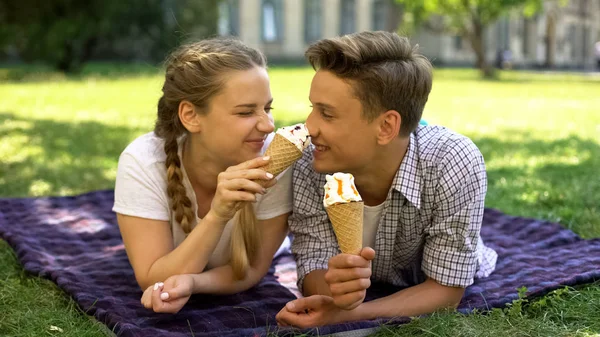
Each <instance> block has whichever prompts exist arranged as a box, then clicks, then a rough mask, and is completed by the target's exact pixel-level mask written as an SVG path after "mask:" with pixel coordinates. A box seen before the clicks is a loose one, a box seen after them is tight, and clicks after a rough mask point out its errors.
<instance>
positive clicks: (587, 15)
mask: <svg viewBox="0 0 600 337" xmlns="http://www.w3.org/2000/svg"><path fill="white" fill-rule="evenodd" d="M219 13H220V15H219V34H221V35H236V36H240V38H241V39H242V40H243V41H245V42H246V43H247V44H249V45H251V46H254V47H257V48H260V49H261V50H263V51H264V52H265V54H266V55H267V56H268V57H269V59H270V60H271V61H281V60H289V61H297V60H302V59H303V53H304V50H305V49H306V47H308V45H309V44H310V43H312V42H314V41H316V40H318V39H321V38H327V37H333V36H337V35H343V34H347V33H353V32H357V31H364V30H389V31H395V30H396V29H397V27H398V26H399V24H400V23H401V18H402V9H401V7H400V6H398V5H397V4H395V2H394V1H393V0H226V1H224V2H222V3H221V7H220V10H219ZM411 40H412V41H413V43H418V44H419V45H420V47H421V52H423V53H424V54H425V55H427V56H428V57H429V58H430V59H432V60H434V62H435V63H437V64H445V65H472V64H474V62H475V55H474V53H473V52H472V51H471V47H470V45H469V42H468V41H466V40H464V39H463V38H461V37H460V36H451V35H443V34H435V33H432V32H429V31H426V30H424V29H421V30H418V31H417V32H416V33H415V34H414V35H413V36H412V37H411ZM598 40H600V0H569V1H568V4H567V5H566V6H560V5H559V4H558V1H556V0H551V1H546V2H545V3H544V9H543V11H542V12H540V13H538V14H537V15H535V16H534V17H531V18H526V17H524V16H523V15H521V14H520V13H518V12H516V11H515V12H514V13H511V14H509V15H507V16H505V17H504V18H502V19H500V20H499V21H498V22H497V23H496V24H494V25H492V26H491V27H489V29H488V30H487V32H486V41H485V43H486V46H487V59H488V61H490V62H491V63H494V62H495V61H497V60H498V61H499V60H500V59H509V60H510V63H512V64H513V65H514V66H515V67H527V68H532V67H545V66H549V67H556V68H573V69H584V68H585V69H592V68H593V67H594V65H595V62H596V60H595V57H594V43H595V42H596V41H598Z"/></svg>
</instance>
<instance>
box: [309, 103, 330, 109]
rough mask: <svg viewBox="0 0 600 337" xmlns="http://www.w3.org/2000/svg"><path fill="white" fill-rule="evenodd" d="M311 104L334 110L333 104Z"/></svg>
mask: <svg viewBox="0 0 600 337" xmlns="http://www.w3.org/2000/svg"><path fill="white" fill-rule="evenodd" d="M313 105H314V106H316V107H319V108H322V109H327V110H335V108H334V107H333V105H329V104H327V103H314V104H313Z"/></svg>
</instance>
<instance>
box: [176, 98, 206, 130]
mask: <svg viewBox="0 0 600 337" xmlns="http://www.w3.org/2000/svg"><path fill="white" fill-rule="evenodd" d="M196 109H197V108H196V106H195V105H194V104H193V103H192V102H190V101H186V100H183V101H181V102H180V103H179V111H178V114H179V120H180V121H181V124H183V127H184V128H186V129H187V130H188V131H189V132H190V133H197V132H200V131H201V129H202V128H201V124H202V123H201V122H200V118H199V117H200V116H199V114H198V113H197V112H196Z"/></svg>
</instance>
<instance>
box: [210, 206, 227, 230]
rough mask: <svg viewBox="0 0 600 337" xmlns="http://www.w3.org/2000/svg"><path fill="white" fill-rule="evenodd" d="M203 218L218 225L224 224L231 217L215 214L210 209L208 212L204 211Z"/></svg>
mask: <svg viewBox="0 0 600 337" xmlns="http://www.w3.org/2000/svg"><path fill="white" fill-rule="evenodd" d="M204 219H205V220H207V221H209V222H211V223H214V224H218V225H222V226H225V225H226V224H227V223H228V222H229V220H231V219H227V218H224V217H221V216H219V215H217V214H215V212H214V211H213V210H212V209H211V210H209V211H208V213H206V216H205V217H204Z"/></svg>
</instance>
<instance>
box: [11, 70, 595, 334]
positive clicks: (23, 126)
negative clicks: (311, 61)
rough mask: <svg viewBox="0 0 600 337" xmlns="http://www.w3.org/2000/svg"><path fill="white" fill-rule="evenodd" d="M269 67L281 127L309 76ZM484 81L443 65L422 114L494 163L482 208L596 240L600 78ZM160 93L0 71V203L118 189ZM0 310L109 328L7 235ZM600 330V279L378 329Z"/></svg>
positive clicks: (115, 82) (100, 76)
mask: <svg viewBox="0 0 600 337" xmlns="http://www.w3.org/2000/svg"><path fill="white" fill-rule="evenodd" d="M270 73H271V84H272V91H273V95H274V97H275V104H274V106H275V108H276V109H275V110H274V115H275V118H276V120H277V123H278V125H284V124H289V123H292V122H296V121H301V120H303V119H304V118H305V116H306V114H307V113H308V111H309V108H308V104H309V103H308V99H307V97H308V87H309V85H310V80H311V78H312V70H310V69H308V68H277V67H274V68H272V69H271V70H270ZM477 75H478V74H477V72H476V71H471V70H437V71H436V72H435V79H434V86H433V91H432V93H431V96H430V99H429V103H428V104H427V107H426V111H425V114H424V118H425V119H426V120H427V121H428V122H429V123H431V124H441V125H445V126H447V127H449V128H451V129H454V130H456V131H458V132H460V133H463V134H465V135H467V136H469V137H471V138H472V139H473V140H474V142H475V143H476V144H477V145H478V146H479V148H480V149H481V151H482V153H483V155H484V157H485V160H486V165H487V169H488V180H489V189H488V194H487V199H486V206H488V207H494V208H498V209H500V210H502V211H504V212H506V213H509V214H514V215H521V216H528V217H536V218H542V219H547V220H551V221H556V222H559V223H561V224H562V225H564V226H565V227H567V228H570V229H571V230H573V231H575V232H576V233H578V234H579V235H581V236H583V237H585V238H597V237H600V203H599V202H598V200H600V179H599V178H598V168H600V95H598V93H599V92H600V78H599V77H597V76H596V77H594V76H583V75H569V74H559V75H556V74H553V75H550V74H534V73H521V72H503V73H501V76H500V80H496V81H481V80H480V79H479V78H478V76H477ZM160 87H161V76H160V74H159V72H158V70H157V69H155V68H152V67H150V66H130V67H116V66H114V65H108V66H107V65H96V66H93V67H89V68H87V69H85V70H84V72H83V74H82V75H79V76H77V77H65V76H63V75H60V74H55V73H51V72H48V70H47V69H45V68H43V67H34V68H30V69H24V68H12V69H8V68H5V69H0V98H1V99H0V197H24V196H44V195H69V194H77V193H82V192H86V191H90V190H95V189H106V188H112V187H113V184H114V178H115V173H116V171H115V170H116V164H117V159H118V155H119V153H120V152H121V151H122V149H123V148H124V147H125V146H126V145H127V144H128V143H129V142H130V141H131V140H133V139H134V138H135V137H137V136H138V135H141V134H143V133H145V132H148V131H149V130H151V129H152V126H153V123H154V116H155V106H156V101H157V99H158V97H159V94H160ZM41 294H42V295H41ZM0 313H2V314H1V315H0V335H9V336H37V335H56V336H104V335H106V331H105V329H104V326H103V325H100V324H98V323H94V321H93V320H90V319H89V318H88V316H86V315H85V314H84V313H81V312H80V311H79V310H77V307H76V305H75V304H74V302H73V301H72V300H71V299H69V298H68V297H66V296H64V295H63V293H62V292H61V291H60V290H58V289H57V288H56V286H55V285H54V284H53V283H52V282H49V281H47V280H43V279H39V278H36V277H32V276H29V275H26V274H25V273H24V272H23V270H22V268H21V267H20V266H19V264H18V262H17V260H16V259H15V256H14V254H13V253H12V250H10V248H8V246H7V245H6V244H5V243H3V242H2V243H0ZM51 326H56V327H59V328H61V329H62V330H63V332H59V331H56V330H50V327H51ZM594 334H600V283H596V284H592V285H588V286H584V287H580V288H577V289H565V290H560V291H558V292H557V293H555V294H552V295H548V296H546V297H543V298H542V299H538V300H534V301H533V302H527V301H526V300H522V301H517V302H516V303H515V304H514V305H513V306H512V307H511V308H508V309H505V310H494V311H492V312H490V313H487V314H476V315H468V316H463V315H460V314H456V313H439V314H434V315H432V316H430V317H427V318H421V319H416V320H414V321H413V322H411V323H410V324H407V325H404V326H402V327H400V328H388V327H384V328H383V329H381V331H380V332H379V333H378V335H379V336H457V335H461V336H495V335H507V336H592V335H594Z"/></svg>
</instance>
